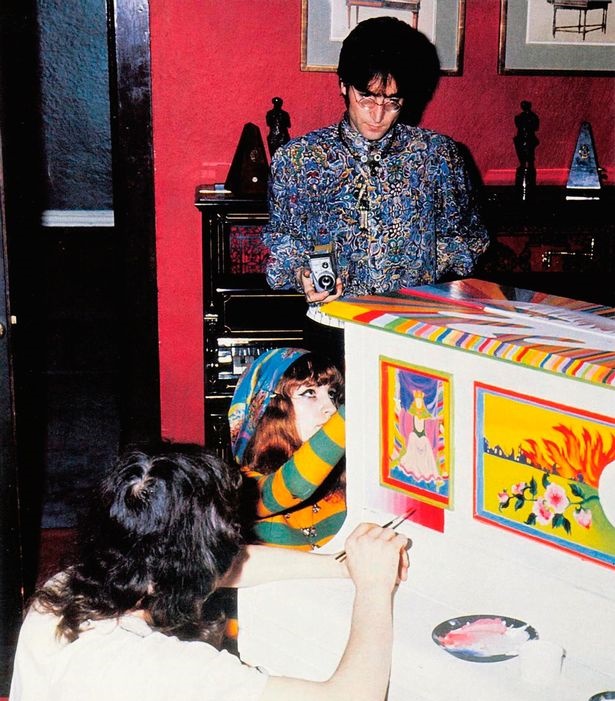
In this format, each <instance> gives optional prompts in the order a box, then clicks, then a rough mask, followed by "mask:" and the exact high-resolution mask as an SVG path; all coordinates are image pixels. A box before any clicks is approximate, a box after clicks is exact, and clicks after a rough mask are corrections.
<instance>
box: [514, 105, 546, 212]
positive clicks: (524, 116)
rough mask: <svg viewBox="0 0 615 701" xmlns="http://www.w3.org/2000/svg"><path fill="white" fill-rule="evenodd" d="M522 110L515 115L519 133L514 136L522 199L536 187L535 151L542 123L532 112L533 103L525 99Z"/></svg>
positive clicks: (517, 183) (518, 186) (517, 174)
mask: <svg viewBox="0 0 615 701" xmlns="http://www.w3.org/2000/svg"><path fill="white" fill-rule="evenodd" d="M521 110H522V111H521V112H520V113H519V114H518V115H516V116H515V126H516V127H517V133H516V134H515V136H514V137H513V142H514V144H515V150H516V151H517V158H518V159H519V167H518V168H517V173H516V178H515V185H516V187H517V188H518V189H519V192H520V194H521V199H522V200H527V199H528V198H529V197H531V195H532V193H533V191H534V188H535V187H536V166H535V163H534V153H535V151H536V146H538V144H539V141H538V139H537V137H536V132H537V131H538V127H539V124H540V120H539V119H538V116H537V115H536V114H535V113H534V112H532V103H531V102H528V101H527V100H523V102H522V103H521Z"/></svg>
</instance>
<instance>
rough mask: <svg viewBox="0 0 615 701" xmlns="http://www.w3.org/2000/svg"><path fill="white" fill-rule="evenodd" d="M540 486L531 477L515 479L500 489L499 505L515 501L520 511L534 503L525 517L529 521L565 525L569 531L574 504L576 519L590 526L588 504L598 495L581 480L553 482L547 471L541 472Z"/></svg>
mask: <svg viewBox="0 0 615 701" xmlns="http://www.w3.org/2000/svg"><path fill="white" fill-rule="evenodd" d="M541 487H542V490H541V489H540V487H539V485H538V482H537V481H536V480H535V479H534V478H533V477H532V479H531V480H530V481H529V482H516V483H515V484H512V485H510V487H509V488H504V489H502V490H501V491H499V492H498V509H499V510H500V511H503V510H504V509H508V508H509V507H510V506H511V505H512V506H513V508H514V510H515V511H519V510H520V509H522V508H523V507H524V506H525V505H526V504H528V505H529V504H531V507H532V508H531V511H530V513H529V514H528V516H527V518H526V519H525V523H526V524H527V525H529V526H543V527H551V528H553V529H558V528H563V529H564V531H565V532H566V533H570V531H571V522H570V519H569V518H568V517H567V516H566V512H567V511H568V509H571V508H574V511H573V512H572V515H573V518H574V521H575V522H576V523H577V524H578V525H579V526H581V527H582V528H586V529H589V528H591V526H592V512H591V509H589V508H587V505H588V504H589V503H590V502H591V501H593V500H596V499H597V498H598V497H597V496H595V495H591V494H588V493H587V490H586V489H585V488H584V486H583V485H582V484H579V483H578V482H570V483H568V485H567V489H566V487H563V486H562V485H560V484H557V483H556V482H552V481H551V479H550V477H549V474H548V473H547V472H545V473H544V474H543V476H542V480H541Z"/></svg>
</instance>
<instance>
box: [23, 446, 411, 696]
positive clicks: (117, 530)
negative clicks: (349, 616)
mask: <svg viewBox="0 0 615 701" xmlns="http://www.w3.org/2000/svg"><path fill="white" fill-rule="evenodd" d="M240 479H241V477H240V476H239V475H238V473H237V470H233V469H231V468H230V467H229V466H227V465H226V464H225V463H224V462H222V461H221V460H220V459H218V458H217V457H215V456H213V455H211V454H208V453H207V452H205V451H204V450H203V449H201V448H198V447H195V446H185V445H183V446H172V445H170V446H165V447H163V448H161V449H159V450H157V451H156V452H154V453H150V452H148V453H145V452H131V453H129V454H127V455H125V456H123V457H121V458H120V459H119V460H118V461H117V463H116V464H115V466H114V467H113V469H112V470H111V471H110V472H109V473H108V475H107V476H106V477H105V478H104V480H103V482H102V486H101V489H100V491H99V493H98V499H97V503H96V507H95V509H94V510H93V513H92V517H93V520H92V521H91V522H90V524H89V525H88V526H87V528H86V529H85V530H84V537H83V540H82V545H81V550H80V554H79V557H78V559H77V561H76V563H75V564H74V565H72V566H70V567H68V568H67V569H66V570H65V571H64V572H62V573H59V574H58V575H56V576H55V577H54V578H53V579H51V580H50V581H49V582H48V583H47V584H45V585H44V586H43V587H42V588H41V589H40V590H39V591H37V592H36V593H35V596H34V598H33V602H32V605H31V607H30V610H29V612H28V614H27V616H26V618H25V621H24V623H23V626H22V630H21V632H20V637H19V642H18V645H17V651H16V655H15V664H14V674H13V679H12V684H11V694H10V698H11V700H12V701H83V700H84V699H87V701H124V700H126V699H130V700H131V701H132V700H133V699H147V701H169V699H178V700H179V699H181V701H191V700H194V701H196V700H197V699H198V701H278V700H282V699H286V698H288V696H289V695H290V694H295V695H297V696H299V697H300V698H302V699H305V700H306V701H311V700H313V701H342V700H343V701H346V700H347V699H350V698H352V699H353V700H354V701H360V700H361V701H362V700H365V701H382V699H384V696H385V693H386V686H387V680H388V675H389V668H390V663H391V647H392V625H391V606H392V596H391V594H392V592H393V590H394V588H395V586H396V584H397V583H398V582H399V580H400V579H401V580H404V579H406V576H407V568H408V557H407V553H406V548H407V539H406V538H404V537H402V536H401V535H398V534H397V533H395V532H394V531H392V530H389V529H383V528H380V527H378V526H374V525H371V524H361V525H359V526H358V527H357V528H356V529H355V530H354V531H353V533H352V534H351V535H350V536H349V538H348V540H347V542H346V552H347V561H346V563H339V562H337V561H336V560H335V558H334V557H332V556H326V555H312V554H309V553H300V552H293V551H286V550H280V549H277V548H267V547H265V546H244V544H243V542H242V538H241V535H240V524H239V518H238V511H237V509H238V504H237V499H238V493H239V489H238V487H239V481H240ZM349 574H350V576H351V577H352V579H353V581H354V583H355V587H356V595H355V607H354V612H353V626H352V628H353V630H352V632H351V634H350V639H349V642H348V646H347V649H346V652H345V653H344V656H343V658H342V661H341V663H340V666H339V668H338V670H337V671H336V672H335V674H334V675H333V676H332V677H331V679H330V680H329V681H327V682H323V683H314V682H308V681H302V680H298V679H289V678H281V677H277V678H276V677H269V676H268V675H267V674H266V673H264V672H263V671H261V670H257V669H255V668H250V667H247V666H245V665H243V664H242V663H241V662H240V660H239V659H238V658H237V657H235V656H233V655H230V654H229V653H228V652H226V651H219V650H218V649H217V648H216V647H215V645H214V644H213V643H215V642H216V640H217V639H218V637H219V617H218V615H217V612H216V611H215V610H213V607H212V606H210V605H209V602H210V600H211V596H212V594H213V593H214V592H215V591H216V590H217V589H218V588H219V587H228V586H246V585H250V584H259V583H262V582H264V581H271V580H272V579H283V578H292V577H302V578H305V577H318V576H324V577H340V576H348V575H349ZM368 632H369V634H368Z"/></svg>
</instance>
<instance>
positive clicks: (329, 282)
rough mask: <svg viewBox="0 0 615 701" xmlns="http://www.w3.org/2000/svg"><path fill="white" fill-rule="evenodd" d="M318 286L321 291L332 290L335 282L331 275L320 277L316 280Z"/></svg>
mask: <svg viewBox="0 0 615 701" xmlns="http://www.w3.org/2000/svg"><path fill="white" fill-rule="evenodd" d="M318 284H319V285H320V287H321V288H322V289H323V290H332V289H333V288H334V287H335V280H334V279H333V275H329V274H327V275H321V276H320V277H319V278H318Z"/></svg>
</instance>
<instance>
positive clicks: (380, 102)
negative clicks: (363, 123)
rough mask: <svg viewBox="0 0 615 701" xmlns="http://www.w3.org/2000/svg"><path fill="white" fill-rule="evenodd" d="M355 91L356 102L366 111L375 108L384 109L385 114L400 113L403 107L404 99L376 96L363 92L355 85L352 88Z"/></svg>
mask: <svg viewBox="0 0 615 701" xmlns="http://www.w3.org/2000/svg"><path fill="white" fill-rule="evenodd" d="M350 87H351V88H352V89H353V90H354V95H355V100H356V101H357V104H358V105H359V107H362V108H363V109H364V110H372V109H374V107H384V111H385V112H399V110H400V109H401V106H402V100H403V98H402V97H388V96H387V95H374V94H373V93H370V92H361V91H360V90H357V89H356V88H355V87H354V85H351V86H350Z"/></svg>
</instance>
